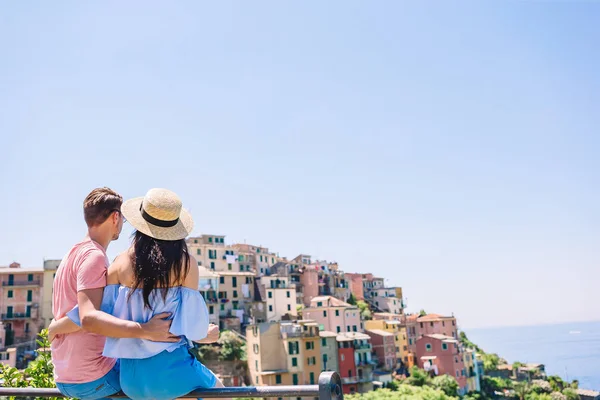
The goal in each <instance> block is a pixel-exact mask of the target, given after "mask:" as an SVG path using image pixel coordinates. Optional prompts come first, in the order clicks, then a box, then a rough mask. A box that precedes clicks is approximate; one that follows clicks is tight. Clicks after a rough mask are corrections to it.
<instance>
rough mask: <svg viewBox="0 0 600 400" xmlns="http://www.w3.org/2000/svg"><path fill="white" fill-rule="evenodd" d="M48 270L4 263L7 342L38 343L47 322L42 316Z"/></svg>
mask: <svg viewBox="0 0 600 400" xmlns="http://www.w3.org/2000/svg"><path fill="white" fill-rule="evenodd" d="M43 278H44V270H43V268H41V267H38V268H23V267H21V264H19V263H16V262H14V263H12V264H10V265H9V266H8V267H0V280H1V281H2V286H1V287H0V310H1V312H2V319H1V320H2V323H3V325H4V329H5V338H4V346H10V345H12V344H19V343H25V342H32V343H35V339H36V336H37V334H38V332H39V331H40V330H41V328H42V327H43V326H44V321H43V319H42V315H41V314H42V312H41V311H42V284H43Z"/></svg>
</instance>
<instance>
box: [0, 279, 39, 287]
mask: <svg viewBox="0 0 600 400" xmlns="http://www.w3.org/2000/svg"><path fill="white" fill-rule="evenodd" d="M41 284H42V281H41V279H39V278H37V279H34V280H32V281H13V282H10V281H9V282H2V286H40V285H41Z"/></svg>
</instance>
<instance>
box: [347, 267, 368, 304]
mask: <svg viewBox="0 0 600 400" xmlns="http://www.w3.org/2000/svg"><path fill="white" fill-rule="evenodd" d="M346 280H347V281H348V284H349V286H350V291H351V292H352V294H353V295H354V297H356V299H357V300H364V298H365V295H364V292H363V274H352V273H349V272H346Z"/></svg>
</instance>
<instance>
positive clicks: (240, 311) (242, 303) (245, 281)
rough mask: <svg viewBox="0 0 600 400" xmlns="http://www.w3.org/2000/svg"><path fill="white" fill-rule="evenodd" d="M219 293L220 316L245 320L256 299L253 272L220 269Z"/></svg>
mask: <svg viewBox="0 0 600 400" xmlns="http://www.w3.org/2000/svg"><path fill="white" fill-rule="evenodd" d="M217 275H219V283H218V290H219V292H218V293H217V301H218V305H219V311H218V312H219V316H220V317H238V318H239V319H240V322H242V323H243V322H245V320H246V318H247V315H248V313H249V311H250V307H251V305H252V302H253V299H254V278H255V277H254V274H253V273H252V272H229V271H220V272H217Z"/></svg>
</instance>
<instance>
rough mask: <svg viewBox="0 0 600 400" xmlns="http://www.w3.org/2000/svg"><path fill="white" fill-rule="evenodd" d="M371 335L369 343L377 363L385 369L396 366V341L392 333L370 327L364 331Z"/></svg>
mask: <svg viewBox="0 0 600 400" xmlns="http://www.w3.org/2000/svg"><path fill="white" fill-rule="evenodd" d="M365 333H366V334H367V335H369V336H370V337H371V345H372V346H373V350H374V351H375V354H376V355H377V363H378V365H379V366H380V367H382V368H384V369H386V370H388V371H389V370H392V369H393V368H394V367H395V366H396V343H395V338H394V334H393V333H390V332H386V331H384V330H381V329H371V330H367V331H366V332H365Z"/></svg>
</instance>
